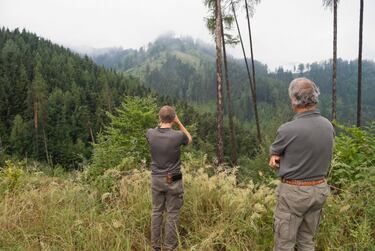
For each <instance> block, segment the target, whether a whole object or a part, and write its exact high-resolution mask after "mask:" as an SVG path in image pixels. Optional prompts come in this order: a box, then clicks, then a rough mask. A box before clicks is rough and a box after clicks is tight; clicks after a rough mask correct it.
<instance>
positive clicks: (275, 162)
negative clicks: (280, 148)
mask: <svg viewBox="0 0 375 251" xmlns="http://www.w3.org/2000/svg"><path fill="white" fill-rule="evenodd" d="M280 159H281V157H280V156H279V155H271V158H270V162H269V163H268V165H269V166H270V167H271V168H272V169H274V170H276V169H278V168H279V167H280Z"/></svg>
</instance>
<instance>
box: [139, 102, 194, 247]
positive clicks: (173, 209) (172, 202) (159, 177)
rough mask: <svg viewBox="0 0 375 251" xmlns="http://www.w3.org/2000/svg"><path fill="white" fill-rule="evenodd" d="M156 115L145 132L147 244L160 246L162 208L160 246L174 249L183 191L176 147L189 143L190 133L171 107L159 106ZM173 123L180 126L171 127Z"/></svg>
mask: <svg viewBox="0 0 375 251" xmlns="http://www.w3.org/2000/svg"><path fill="white" fill-rule="evenodd" d="M159 118H160V124H159V126H158V127H157V128H155V129H148V130H147V133H146V137H147V140H148V142H149V145H150V151H151V191H152V216H151V244H152V248H153V250H161V246H162V245H161V243H162V240H161V227H162V222H163V213H164V211H165V210H166V211H167V215H166V224H165V240H164V249H163V250H174V249H176V247H177V246H178V242H177V227H178V219H179V215H180V209H181V207H182V204H183V194H184V189H183V183H182V174H181V170H180V165H181V161H180V147H181V145H187V144H190V143H191V142H192V137H191V135H190V133H189V132H188V131H187V130H186V128H185V127H184V126H183V124H182V123H181V122H180V120H179V119H178V117H177V115H176V112H175V110H174V109H173V108H172V107H170V106H163V107H162V108H161V109H160V111H159ZM173 124H176V125H177V126H178V127H179V129H180V130H179V131H175V130H173V129H172V126H173Z"/></svg>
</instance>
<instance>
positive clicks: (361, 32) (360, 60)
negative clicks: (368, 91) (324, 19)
mask: <svg viewBox="0 0 375 251" xmlns="http://www.w3.org/2000/svg"><path fill="white" fill-rule="evenodd" d="M360 3H361V7H360V15H359V49H358V94H357V127H360V126H361V117H362V111H361V110H362V35H363V0H360Z"/></svg>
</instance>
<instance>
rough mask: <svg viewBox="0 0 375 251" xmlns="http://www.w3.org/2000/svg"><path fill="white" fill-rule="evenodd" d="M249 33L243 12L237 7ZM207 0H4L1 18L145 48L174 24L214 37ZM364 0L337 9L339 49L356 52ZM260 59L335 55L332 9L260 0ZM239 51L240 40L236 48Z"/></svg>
mask: <svg viewBox="0 0 375 251" xmlns="http://www.w3.org/2000/svg"><path fill="white" fill-rule="evenodd" d="M374 13H375V1H374V0H365V12H364V43H363V57H364V58H365V59H372V60H375V27H374V26H375V15H374ZM239 15H240V16H241V19H240V22H241V25H242V32H243V34H245V35H246V37H247V33H246V26H245V24H246V23H245V19H244V17H245V13H244V12H242V13H239ZM205 16H207V9H206V8H205V7H204V5H203V0H132V1H130V0H32V1H31V0H0V25H1V26H6V27H9V28H11V29H13V28H16V27H20V28H26V29H27V30H29V31H32V32H35V33H37V34H38V35H40V36H42V37H45V38H48V39H50V40H52V41H53V42H57V43H60V44H64V45H69V46H75V47H78V46H90V47H95V48H102V47H123V48H139V47H141V46H143V45H146V44H147V43H148V42H150V41H153V40H154V39H155V38H157V37H158V35H160V34H162V33H165V32H168V31H173V32H175V33H176V34H178V35H190V36H192V37H193V38H199V39H201V40H203V41H206V42H209V43H213V40H212V37H211V36H210V35H209V33H208V31H207V29H206V27H205V24H204V17H205ZM358 23H359V0H342V1H340V5H339V10H338V56H339V57H342V58H344V59H355V58H356V57H357V51H358ZM252 24H253V40H254V41H253V43H254V50H255V51H254V52H255V59H257V60H259V61H262V62H263V63H266V64H268V65H269V66H270V68H271V69H274V68H275V67H277V66H279V65H289V64H295V63H299V62H303V63H308V62H313V61H321V60H324V59H328V58H330V57H331V55H332V12H331V11H330V10H329V9H324V8H323V7H322V1H321V0H262V2H261V4H259V5H258V6H257V7H256V12H255V15H254V17H253V19H252ZM230 52H231V54H232V55H234V56H240V55H241V50H240V46H238V47H237V48H233V49H230Z"/></svg>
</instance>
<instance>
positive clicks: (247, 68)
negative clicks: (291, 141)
mask: <svg viewBox="0 0 375 251" xmlns="http://www.w3.org/2000/svg"><path fill="white" fill-rule="evenodd" d="M231 5H232V11H233V16H234V20H235V21H236V26H237V32H238V36H239V37H240V42H241V48H242V53H243V57H244V60H245V65H246V70H247V76H248V78H249V84H250V91H251V97H252V99H253V109H254V114H258V109H257V106H256V101H255V100H256V97H255V95H254V94H255V90H254V87H253V81H252V78H251V74H250V69H249V64H248V63H247V59H246V52H245V47H244V45H243V40H242V35H241V30H240V26H239V25H238V20H237V15H236V9H235V7H234V4H233V1H232V0H231ZM256 116H257V115H256ZM258 126H259V125H258V124H257V132H259V133H258V142H261V138H260V129H259V128H258Z"/></svg>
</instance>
